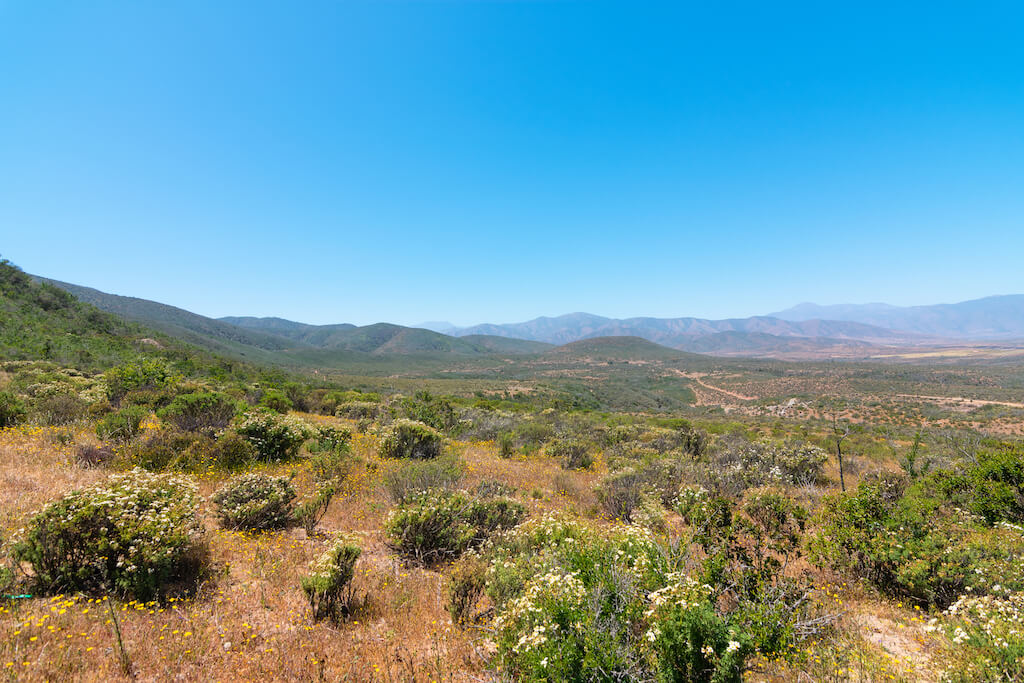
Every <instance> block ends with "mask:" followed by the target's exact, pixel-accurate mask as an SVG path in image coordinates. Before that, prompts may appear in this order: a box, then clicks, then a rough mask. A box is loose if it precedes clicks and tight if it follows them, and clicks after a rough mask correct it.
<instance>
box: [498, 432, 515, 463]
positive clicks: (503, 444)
mask: <svg viewBox="0 0 1024 683" xmlns="http://www.w3.org/2000/svg"><path fill="white" fill-rule="evenodd" d="M515 454H516V442H515V437H514V436H513V435H512V432H502V433H501V434H499V435H498V457H499V458H504V459H506V460H507V459H508V458H511V457H512V456H513V455H515Z"/></svg>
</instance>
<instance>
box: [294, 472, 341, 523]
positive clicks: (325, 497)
mask: <svg viewBox="0 0 1024 683" xmlns="http://www.w3.org/2000/svg"><path fill="white" fill-rule="evenodd" d="M337 490H338V489H337V486H336V484H335V483H334V482H325V483H321V484H320V485H319V486H317V487H316V491H315V492H314V493H313V495H312V496H310V497H309V498H308V499H307V500H305V501H303V502H302V504H300V505H299V506H298V507H297V508H295V513H294V515H293V516H294V519H295V522H296V523H297V524H298V525H299V526H301V527H302V528H303V529H305V530H306V535H307V536H312V535H313V531H314V530H315V529H316V525H317V524H319V523H320V520H321V519H323V518H324V515H326V514H327V508H328V507H330V505H331V501H332V500H333V499H334V494H335V493H336V492H337Z"/></svg>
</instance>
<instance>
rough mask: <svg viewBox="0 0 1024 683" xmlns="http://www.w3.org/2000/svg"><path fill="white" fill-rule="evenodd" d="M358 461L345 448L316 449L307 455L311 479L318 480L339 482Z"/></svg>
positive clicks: (350, 471) (349, 472)
mask: <svg viewBox="0 0 1024 683" xmlns="http://www.w3.org/2000/svg"><path fill="white" fill-rule="evenodd" d="M359 462H360V461H359V460H357V459H356V458H355V457H354V456H353V455H352V454H351V452H349V451H348V450H347V449H346V450H342V451H316V452H314V453H312V454H311V455H310V456H309V469H310V472H312V474H313V479H314V480H316V481H318V482H328V481H334V482H341V481H344V480H345V479H346V478H347V477H348V475H349V474H351V473H352V470H353V469H355V467H356V465H357V464H358V463H359Z"/></svg>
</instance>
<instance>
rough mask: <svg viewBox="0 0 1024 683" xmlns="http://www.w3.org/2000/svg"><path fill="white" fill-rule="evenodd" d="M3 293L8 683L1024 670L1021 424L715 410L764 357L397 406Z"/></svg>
mask: <svg viewBox="0 0 1024 683" xmlns="http://www.w3.org/2000/svg"><path fill="white" fill-rule="evenodd" d="M8 270H10V268H9V267H8ZM5 273H6V275H5V278H6V280H5V284H4V286H5V287H7V288H8V289H6V290H5V297H7V298H6V299H5V301H6V302H7V303H5V306H6V308H5V313H4V314H5V315H6V316H7V318H5V334H4V336H3V340H4V343H6V344H7V347H6V351H5V358H6V359H7V360H4V361H2V362H0V427H2V431H0V458H2V461H3V468H2V470H0V542H2V549H3V550H2V554H0V592H2V596H3V597H2V598H0V632H2V633H3V638H0V672H2V675H3V676H5V677H7V678H9V679H10V680H111V679H118V678H122V677H123V678H138V679H140V680H163V679H168V678H173V679H178V680H252V679H259V678H263V679H270V680H280V679H288V680H380V681H409V680H420V681H438V680H453V681H454V680H460V681H462V680H465V681H472V680H495V681H502V680H533V681H591V680H596V681H738V680H771V681H789V680H814V681H822V680H825V681H834V680H855V681H874V680H936V681H937V680H949V681H975V680H990V681H997V680H1024V659H1022V658H1024V623H1022V622H1024V612H1022V610H1024V598H1022V596H1024V570H1022V567H1024V446H1022V445H1021V444H1020V443H1018V442H1016V441H1015V436H1014V433H1013V432H1012V430H1007V429H1003V428H1002V426H1004V425H1006V424H1009V423H1011V422H1012V421H1013V420H1014V419H1016V418H1015V415H1016V414H1015V413H1012V412H1011V413H1008V414H1002V415H1001V418H1000V419H1001V420H1002V421H1000V422H997V423H988V424H987V425H986V426H988V427H993V425H995V426H997V427H999V428H993V429H979V428H977V425H967V424H962V423H961V424H956V423H955V422H954V421H951V420H950V419H948V418H949V413H943V414H942V415H941V416H940V417H939V418H938V419H936V420H930V419H928V418H927V416H912V415H909V414H904V413H898V412H897V411H889V410H887V409H886V408H885V405H886V404H885V401H887V400H889V399H887V398H886V397H885V396H884V395H882V394H881V393H876V394H875V399H869V398H867V393H866V392H865V391H864V388H863V386H861V387H860V388H850V380H849V379H845V380H842V381H840V382H838V383H837V385H836V386H833V389H836V387H838V390H836V391H832V392H830V395H829V396H828V397H827V398H828V400H827V401H826V400H821V399H822V397H821V396H817V397H816V396H812V395H801V394H797V393H796V392H793V393H792V396H793V397H794V398H795V399H796V400H794V401H793V402H792V403H786V404H781V403H768V402H767V401H766V400H762V399H758V398H746V399H741V398H736V396H728V395H726V394H723V396H726V398H724V399H723V400H722V401H721V402H720V403H719V404H717V405H714V404H712V403H711V402H710V396H708V395H707V394H710V393H713V392H714V391H715V389H707V388H706V387H708V386H711V387H716V388H718V389H721V390H723V391H728V392H731V393H732V394H736V395H739V396H748V397H749V396H754V395H756V394H758V393H763V392H762V391H761V389H760V388H758V387H757V386H754V385H752V384H751V383H750V381H751V380H750V377H751V376H752V374H756V369H750V368H748V369H747V370H748V374H747V375H742V376H737V377H733V378H732V379H729V378H728V377H724V376H722V377H711V376H709V375H707V374H704V375H701V377H702V378H707V379H702V384H699V385H698V384H690V385H686V386H687V387H692V389H691V388H688V389H686V391H692V395H691V399H692V400H690V401H689V402H686V401H685V400H683V398H685V396H686V393H685V392H679V393H677V394H675V395H676V399H675V400H674V401H669V402H667V403H666V405H665V406H664V409H663V410H655V409H652V408H651V407H650V406H649V405H645V406H644V407H640V406H636V407H635V409H632V410H627V409H624V408H618V409H614V410H613V409H610V405H608V404H604V403H602V402H601V399H600V395H601V393H600V392H607V391H609V388H608V386H605V387H603V388H601V389H600V391H598V392H597V393H593V392H591V391H590V390H589V389H587V390H586V391H581V392H579V393H577V394H575V396H576V398H575V399H572V400H568V399H567V396H570V393H567V392H568V390H567V389H566V387H567V386H568V385H566V384H562V385H558V387H559V388H558V389H557V390H554V389H553V390H551V391H526V392H522V395H518V394H517V391H515V388H516V387H520V386H521V382H522V380H521V379H520V378H515V379H509V380H508V384H507V387H506V390H504V391H498V392H495V393H487V392H484V391H482V390H480V389H473V388H470V389H469V390H465V391H453V392H451V393H450V394H447V395H439V394H437V393H436V391H435V392H434V393H432V392H431V390H432V389H434V390H436V384H432V383H431V382H430V381H428V380H426V379H415V378H414V379H411V380H409V381H410V382H411V384H410V385H409V386H408V387H406V390H404V391H395V390H394V387H389V386H387V384H388V383H387V382H386V381H377V382H374V381H371V380H369V379H367V380H365V381H364V380H359V381H349V382H345V381H342V380H341V379H339V378H338V377H332V378H329V379H327V380H324V381H316V382H314V381H311V380H310V379H309V378H308V377H305V378H304V377H302V376H298V375H296V376H291V375H287V374H285V373H283V372H281V371H270V370H260V369H258V368H250V367H247V366H243V365H238V364H233V363H230V362H228V361H224V360H222V359H219V358H217V357H215V356H210V355H204V354H203V353H200V352H189V351H188V349H187V347H185V346H179V347H177V349H178V350H176V351H173V352H171V349H172V346H173V344H174V343H173V342H170V341H168V342H167V343H166V344H165V343H164V342H159V344H160V346H153V345H152V344H149V343H144V344H139V343H137V342H135V341H132V339H134V337H132V335H133V334H136V333H138V334H142V333H144V332H139V331H137V330H136V331H132V330H131V329H127V328H126V329H120V328H116V329H114V328H112V329H113V331H109V330H108V331H107V332H103V333H99V332H98V333H97V335H98V336H96V338H95V339H91V340H89V339H88V335H86V337H87V343H86V346H87V348H85V350H81V349H78V348H77V347H75V346H74V344H75V342H73V341H68V342H66V344H65V345H64V346H60V345H58V346H59V349H58V350H59V353H55V352H54V348H55V346H54V345H52V344H51V346H50V352H49V355H48V356H47V354H44V353H42V351H43V350H45V344H44V342H42V341H39V340H38V339H36V338H35V337H33V336H32V334H31V331H32V330H51V331H52V330H55V329H58V328H59V325H58V322H59V321H60V320H61V319H63V318H61V316H62V315H64V314H63V313H61V310H62V308H61V307H62V306H63V307H69V310H70V313H69V314H68V315H69V316H70V317H68V318H67V320H68V321H69V322H68V323H67V324H68V325H78V324H80V323H81V320H82V319H83V318H82V316H86V317H88V316H89V315H92V314H91V312H89V311H88V310H85V309H81V308H79V307H80V306H81V304H77V303H75V302H72V301H65V300H64V299H62V298H61V297H60V296H59V295H57V294H54V293H53V292H51V291H50V290H49V289H47V288H46V287H44V286H40V285H34V284H32V283H29V282H26V281H22V280H19V279H18V274H17V272H16V271H15V272H13V274H12V272H7V271H5ZM16 297H20V298H18V299H17V301H15V298H16ZM47 297H50V298H52V299H53V300H54V303H52V304H45V305H44V303H45V302H46V301H49V299H47ZM19 302H20V303H19ZM46 306H50V308H47V307H46ZM17 311H22V313H17ZM26 311H27V313H26ZM16 314H17V315H16ZM12 321H14V322H18V324H20V325H22V326H23V328H24V329H25V330H27V331H28V332H26V333H25V334H24V335H22V336H18V334H17V333H16V332H14V333H11V334H8V333H7V330H8V328H7V325H10V324H11V323H12ZM26 321H28V322H26ZM104 321H105V322H104ZM100 323H102V324H103V325H106V324H108V323H109V324H113V323H111V322H110V321H107V320H106V319H103V320H100V321H99V323H97V324H100ZM81 324H85V323H81ZM88 329H94V328H92V327H90V328H88ZM41 334H44V336H46V335H49V334H51V332H45V333H41ZM104 334H105V335H107V337H109V338H110V339H111V340H116V341H110V343H109V344H107V345H106V346H104V344H103V343H102V340H103V339H105V338H107V337H104V336H103V335H104ZM62 343H64V342H62ZM37 347H38V348H37ZM86 352H87V355H83V354H86ZM189 353H194V357H191V356H189ZM588 353H589V352H588ZM586 362H597V363H600V364H601V365H602V366H603V367H604V368H608V367H612V366H610V365H609V364H608V362H607V361H606V360H604V359H599V360H597V361H594V359H593V358H591V359H590V361H586ZM772 367H775V366H772ZM649 369H650V367H649V366H645V369H644V370H643V371H644V372H647V371H649ZM632 370H635V368H633V369H632ZM632 370H629V369H628V370H627V372H626V374H624V375H620V377H624V378H625V379H622V381H623V382H626V383H627V384H630V383H632V384H633V385H634V386H635V387H639V386H640V385H641V384H642V382H641V381H640V380H639V379H637V378H636V376H634V375H631V374H629V373H630V372H631V371H632ZM805 371H806V370H805V369H801V368H796V367H794V368H790V369H789V370H788V371H787V372H791V374H792V376H791V377H790V378H789V379H793V378H794V377H796V376H798V375H800V373H803V372H805ZM766 372H767V371H766ZM841 372H843V373H851V374H853V373H854V372H855V370H851V369H848V368H841ZM871 372H874V371H873V370H872V371H871ZM901 372H904V373H910V374H913V375H914V376H913V377H909V378H905V379H906V380H907V381H913V382H918V383H920V384H921V385H922V386H923V387H924V388H923V389H922V390H920V391H917V392H912V391H908V392H898V393H916V394H921V395H935V394H938V393H940V390H941V386H939V387H937V386H936V384H935V383H933V384H931V385H929V384H928V383H929V381H933V380H934V379H935V378H936V377H940V376H943V377H944V376H947V374H944V373H952V372H953V371H950V370H942V369H908V368H905V369H904V370H901ZM1011 374H1012V373H1011ZM949 376H952V375H949ZM957 378H958V379H957V381H963V376H961V375H957ZM778 379H779V378H776V380H778ZM712 380H713V381H712ZM489 381H490V380H489ZM682 381H687V380H686V379H685V378H683V380H682ZM865 381H866V380H865ZM938 384H941V383H938ZM552 386H554V385H552ZM587 386H588V387H589V386H592V385H587ZM760 386H761V387H763V385H760ZM1011 388H1012V387H1011ZM408 389H412V390H411V391H410V390H408ZM702 392H704V393H702ZM626 393H627V394H628V393H629V392H626ZM823 393H824V392H823ZM893 393H894V394H895V393H897V392H893ZM630 395H635V396H641V395H642V396H643V397H644V398H643V400H644V401H648V400H649V399H650V398H651V394H630ZM702 396H703V398H702ZM1012 397H1013V394H1012V392H1011V391H1008V393H1007V395H1006V396H1005V397H1004V398H1007V400H1006V401H1005V402H1007V403H1012V400H1009V399H1012ZM876 399H877V401H878V405H877V406H868V403H870V401H872V400H876ZM993 400H994V399H993ZM594 402H597V404H596V405H595V404H594ZM617 405H621V404H617ZM682 405H685V406H688V407H681V406H682ZM779 406H782V408H780V407H779ZM865 407H870V410H864V408H865ZM725 408H730V411H729V412H728V413H727V412H726V410H725ZM787 411H788V412H787ZM837 445H841V448H842V451H843V453H844V461H843V466H844V470H843V472H842V475H843V476H842V478H841V477H840V472H839V469H838V467H839V463H838V459H837V457H836V447H837ZM841 481H842V484H841ZM843 485H845V490H843V488H844V486H843Z"/></svg>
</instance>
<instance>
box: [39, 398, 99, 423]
mask: <svg viewBox="0 0 1024 683" xmlns="http://www.w3.org/2000/svg"><path fill="white" fill-rule="evenodd" d="M88 410H89V404H88V403H86V402H85V401H84V400H83V399H82V398H80V397H79V396H78V395H77V394H50V395H49V396H42V397H40V398H38V399H36V402H35V414H36V419H37V420H38V421H39V422H41V423H42V424H44V425H49V426H58V425H66V424H69V423H71V422H75V421H76V420H80V419H82V418H83V417H85V415H86V413H87V412H88Z"/></svg>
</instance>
